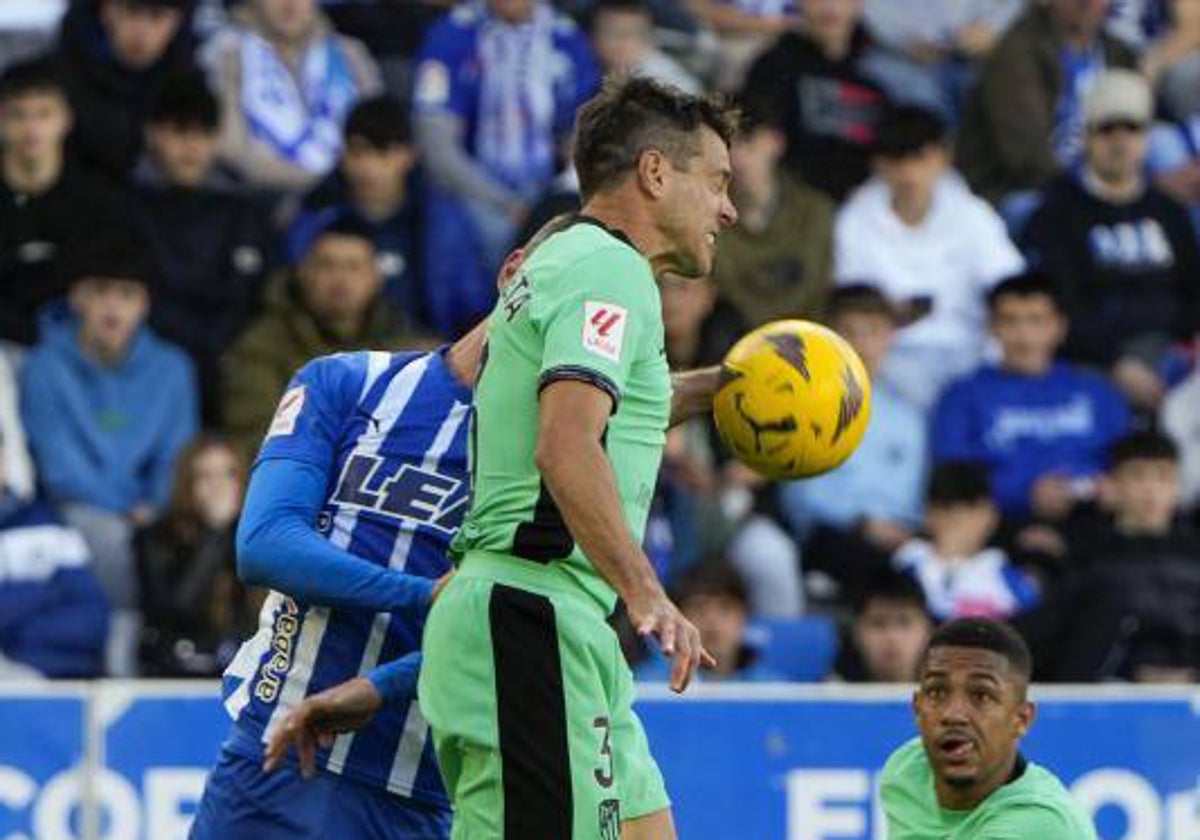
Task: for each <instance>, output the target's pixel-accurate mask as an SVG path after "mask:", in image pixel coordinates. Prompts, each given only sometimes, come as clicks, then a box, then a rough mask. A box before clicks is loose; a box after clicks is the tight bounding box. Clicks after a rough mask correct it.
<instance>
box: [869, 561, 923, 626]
mask: <svg viewBox="0 0 1200 840" xmlns="http://www.w3.org/2000/svg"><path fill="white" fill-rule="evenodd" d="M878 601H887V602H888V603H892V604H903V605H905V606H912V607H916V608H917V609H919V610H920V611H921V612H923V613H926V614H928V612H929V602H928V600H927V599H926V598H925V590H924V589H923V588H921V584H919V583H918V582H917V580H916V578H914V577H913V576H912V575H910V574H906V573H904V572H901V571H898V570H896V569H892V568H890V567H887V568H881V569H879V570H877V571H875V572H873V573H872V574H870V575H868V576H867V578H866V579H865V580H863V581H862V582H861V583H859V584H857V585H856V586H855V587H854V588H853V589H852V590H851V591H850V606H851V609H853V611H854V614H855V615H856V616H860V615H862V614H863V613H864V612H866V611H867V608H868V607H870V606H871V605H872V604H874V603H876V602H878Z"/></svg>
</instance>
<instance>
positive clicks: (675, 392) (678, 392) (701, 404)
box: [671, 365, 721, 426]
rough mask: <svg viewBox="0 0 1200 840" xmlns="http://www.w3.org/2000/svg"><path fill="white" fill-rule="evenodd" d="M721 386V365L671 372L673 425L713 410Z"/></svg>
mask: <svg viewBox="0 0 1200 840" xmlns="http://www.w3.org/2000/svg"><path fill="white" fill-rule="evenodd" d="M720 387H721V367H720V365H713V366H712V367H706V368H697V369H696V370H689V371H684V372H683V373H673V374H671V425H672V426H678V425H679V424H680V423H683V422H685V421H687V420H690V419H691V418H693V417H695V416H696V415H698V414H707V413H708V412H710V411H712V402H713V395H714V394H716V393H717V391H718V390H719V389H720Z"/></svg>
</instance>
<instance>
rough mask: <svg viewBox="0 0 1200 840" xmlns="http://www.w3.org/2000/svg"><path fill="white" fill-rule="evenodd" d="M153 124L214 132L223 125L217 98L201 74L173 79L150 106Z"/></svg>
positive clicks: (149, 117)
mask: <svg viewBox="0 0 1200 840" xmlns="http://www.w3.org/2000/svg"><path fill="white" fill-rule="evenodd" d="M148 121H149V123H150V124H151V125H169V126H172V127H174V128H178V129H200V130H201V131H204V132H207V133H209V134H212V133H215V132H216V131H217V129H218V128H219V127H220V125H221V115H220V108H219V106H218V104H217V97H215V96H213V92H212V91H211V90H209V88H208V84H207V83H206V82H205V80H204V77H203V76H202V75H200V74H199V73H180V74H178V75H175V76H172V77H171V78H170V79H168V80H167V82H166V83H165V84H164V85H163V88H162V90H161V91H160V92H159V94H158V96H157V97H155V99H154V104H153V105H151V106H150V113H149V115H148Z"/></svg>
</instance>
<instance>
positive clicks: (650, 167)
mask: <svg viewBox="0 0 1200 840" xmlns="http://www.w3.org/2000/svg"><path fill="white" fill-rule="evenodd" d="M669 168H670V162H669V161H668V160H667V156H666V155H664V154H663V153H662V152H661V151H659V150H658V149H655V148H653V147H651V148H649V149H644V150H643V151H642V153H641V154H640V155H638V162H637V177H638V185H639V186H641V188H642V189H643V190H645V191H646V192H647V193H649V194H650V195H651V196H652V197H654V198H658V197H659V196H661V195H662V194H663V191H664V190H665V189H666V181H667V170H668V169H669Z"/></svg>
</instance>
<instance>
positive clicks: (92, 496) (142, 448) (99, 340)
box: [21, 231, 198, 675]
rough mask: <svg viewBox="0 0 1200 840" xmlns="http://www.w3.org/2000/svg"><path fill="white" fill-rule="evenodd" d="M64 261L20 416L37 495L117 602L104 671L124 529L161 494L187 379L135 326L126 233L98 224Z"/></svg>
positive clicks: (180, 441)
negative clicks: (70, 530)
mask: <svg viewBox="0 0 1200 840" xmlns="http://www.w3.org/2000/svg"><path fill="white" fill-rule="evenodd" d="M68 269H69V273H68V277H69V279H70V290H69V293H68V304H67V305H66V306H62V305H52V306H51V307H50V308H48V309H47V310H46V311H45V312H44V313H43V317H42V322H41V339H40V341H39V342H38V344H37V345H36V346H35V347H34V349H33V350H32V351H31V352H30V354H29V356H28V359H27V360H26V363H25V367H24V370H23V371H22V377H21V415H22V419H23V421H24V425H25V428H26V430H27V431H28V436H29V445H30V448H31V449H32V451H33V456H34V461H35V462H36V464H37V469H38V474H39V476H40V480H41V485H42V489H43V491H44V493H45V496H46V498H47V500H48V501H49V502H51V503H52V504H55V505H56V506H58V507H59V508H60V510H61V512H62V514H63V516H64V517H65V519H66V520H67V522H68V523H69V524H71V525H72V526H73V527H75V528H77V529H79V531H80V532H82V534H83V536H84V538H85V539H86V540H87V543H88V547H89V549H90V550H91V553H92V556H93V558H94V562H95V569H96V574H97V576H98V577H99V579H100V583H101V585H102V586H103V587H104V590H105V592H106V594H107V595H108V598H109V600H110V601H111V602H112V606H113V608H114V610H117V611H118V612H117V614H116V615H114V622H113V638H112V639H111V647H110V651H109V662H108V664H109V668H110V671H112V672H114V673H115V674H118V675H132V672H133V670H134V664H133V663H134V645H135V641H136V639H135V637H136V624H137V617H136V612H135V610H136V608H137V592H136V583H135V581H136V575H135V572H134V562H133V549H132V538H133V529H134V527H135V526H138V525H144V524H147V523H148V522H150V521H151V520H152V519H153V518H154V516H155V512H156V511H157V510H158V509H159V508H161V507H162V506H163V505H164V504H165V503H166V500H167V497H168V495H169V493H170V489H171V483H172V479H173V476H174V468H175V459H176V455H177V454H178V452H179V450H180V448H181V447H182V446H183V445H184V444H185V443H186V442H187V441H188V440H190V439H191V438H192V437H193V436H194V435H195V432H196V425H197V413H198V409H197V400H196V384H195V381H194V374H193V370H192V365H191V362H190V361H189V360H188V358H187V356H186V355H185V354H184V352H183V351H182V350H180V349H179V348H177V347H175V346H174V345H171V344H169V343H167V342H166V341H163V340H162V339H160V338H158V337H157V336H156V335H155V334H154V333H153V332H152V331H151V330H150V329H149V328H148V327H147V326H145V319H146V315H147V312H148V309H149V302H150V297H149V293H148V291H147V285H148V283H149V282H150V278H151V271H152V267H151V264H150V263H149V261H148V259H147V257H146V256H145V250H144V249H140V248H139V246H138V243H137V242H136V241H134V240H132V239H130V238H127V237H125V236H124V235H122V234H121V233H120V232H119V231H114V232H100V233H98V234H97V235H95V236H94V238H93V239H92V240H91V241H89V242H86V243H79V245H78V246H77V247H76V248H75V249H74V251H73V253H71V254H70V255H69V256H68Z"/></svg>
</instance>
